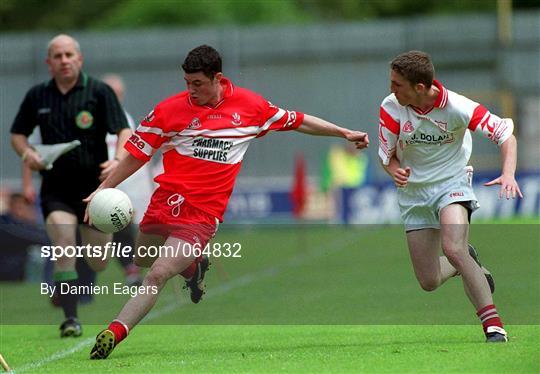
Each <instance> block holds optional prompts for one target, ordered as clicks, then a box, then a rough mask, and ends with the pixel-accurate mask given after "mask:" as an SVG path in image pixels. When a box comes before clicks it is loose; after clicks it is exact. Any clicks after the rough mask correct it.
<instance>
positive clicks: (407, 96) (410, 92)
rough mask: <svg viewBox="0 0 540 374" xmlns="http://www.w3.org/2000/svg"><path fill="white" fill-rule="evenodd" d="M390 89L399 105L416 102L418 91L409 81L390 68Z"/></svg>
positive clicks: (414, 103)
mask: <svg viewBox="0 0 540 374" xmlns="http://www.w3.org/2000/svg"><path fill="white" fill-rule="evenodd" d="M390 91H392V93H393V94H394V95H395V96H396V99H397V101H398V102H399V104H400V105H403V106H407V105H416V104H417V102H418V92H417V91H416V90H415V89H414V87H413V85H412V84H411V82H409V81H408V80H407V79H405V78H404V77H403V76H402V75H401V74H399V73H396V72H395V71H394V70H390Z"/></svg>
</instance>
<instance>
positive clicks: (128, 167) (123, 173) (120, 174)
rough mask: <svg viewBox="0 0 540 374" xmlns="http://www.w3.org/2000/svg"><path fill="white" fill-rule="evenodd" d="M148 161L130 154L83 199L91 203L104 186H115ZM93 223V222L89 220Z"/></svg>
mask: <svg viewBox="0 0 540 374" xmlns="http://www.w3.org/2000/svg"><path fill="white" fill-rule="evenodd" d="M145 163H146V161H143V160H139V159H138V158H135V157H133V156H132V155H131V154H128V155H127V156H126V157H125V158H123V159H122V160H121V161H120V162H119V163H118V166H117V167H116V168H115V169H114V170H113V172H112V173H111V174H109V176H108V177H107V178H106V179H105V180H104V181H103V182H102V183H101V184H100V185H99V187H98V188H97V189H96V190H95V191H94V192H92V193H91V194H90V195H89V196H88V197H87V198H85V199H83V201H84V202H85V203H90V201H91V200H92V198H93V197H94V195H95V194H96V193H97V192H98V191H99V190H102V189H104V188H114V187H116V186H118V185H119V184H120V183H122V182H123V181H124V180H125V179H127V178H128V177H129V176H130V175H132V174H133V173H135V172H136V171H137V170H139V169H140V168H141V167H142V166H143V165H144V164H145ZM84 222H88V205H87V206H86V211H85V212H84ZM89 223H91V222H89Z"/></svg>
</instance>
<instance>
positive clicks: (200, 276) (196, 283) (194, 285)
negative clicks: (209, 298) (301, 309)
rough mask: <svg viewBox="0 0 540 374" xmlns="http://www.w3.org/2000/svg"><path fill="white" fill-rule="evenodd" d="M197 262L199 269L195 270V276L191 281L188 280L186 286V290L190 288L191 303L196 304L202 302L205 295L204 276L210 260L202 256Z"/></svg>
mask: <svg viewBox="0 0 540 374" xmlns="http://www.w3.org/2000/svg"><path fill="white" fill-rule="evenodd" d="M196 261H197V269H196V270H195V274H193V276H192V277H191V278H190V279H188V280H186V285H185V286H184V288H189V290H190V296H191V301H192V302H193V303H195V304H197V303H198V302H199V301H201V299H202V296H203V295H204V290H205V286H204V275H205V274H206V272H207V271H208V267H209V266H210V260H209V259H208V257H207V256H202V257H201V258H200V260H196Z"/></svg>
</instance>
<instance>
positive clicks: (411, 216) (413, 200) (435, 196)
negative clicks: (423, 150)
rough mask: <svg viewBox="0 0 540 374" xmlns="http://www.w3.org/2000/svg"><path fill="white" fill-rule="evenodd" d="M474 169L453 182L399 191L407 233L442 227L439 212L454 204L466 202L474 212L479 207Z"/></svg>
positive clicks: (402, 217)
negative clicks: (475, 189) (473, 183)
mask: <svg viewBox="0 0 540 374" xmlns="http://www.w3.org/2000/svg"><path fill="white" fill-rule="evenodd" d="M472 171H473V170H472V167H469V166H468V167H467V168H465V170H464V171H463V174H459V175H456V176H455V177H452V178H451V179H448V180H445V181H443V182H439V183H432V184H428V185H425V184H423V185H421V186H412V185H407V187H405V188H398V203H399V209H400V211H401V219H402V220H403V223H404V224H405V231H412V230H420V229H426V228H434V229H438V228H440V217H439V212H440V211H441V209H442V208H444V207H446V206H448V205H450V204H453V203H464V204H463V205H465V207H466V208H468V209H469V212H470V213H472V212H474V211H475V210H476V209H478V208H479V206H480V205H479V204H478V201H477V199H476V195H475V194H474V191H473V189H472Z"/></svg>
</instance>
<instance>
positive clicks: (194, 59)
mask: <svg viewBox="0 0 540 374" xmlns="http://www.w3.org/2000/svg"><path fill="white" fill-rule="evenodd" d="M182 69H184V72H186V73H188V74H191V73H198V72H200V71H201V72H203V73H204V75H206V76H207V77H208V78H213V77H214V75H215V74H216V73H221V56H220V55H219V52H218V51H216V50H215V49H214V48H212V47H210V46H208V45H200V46H198V47H197V48H195V49H192V50H191V51H190V52H189V53H188V55H187V56H186V59H185V60H184V63H183V64H182Z"/></svg>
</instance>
